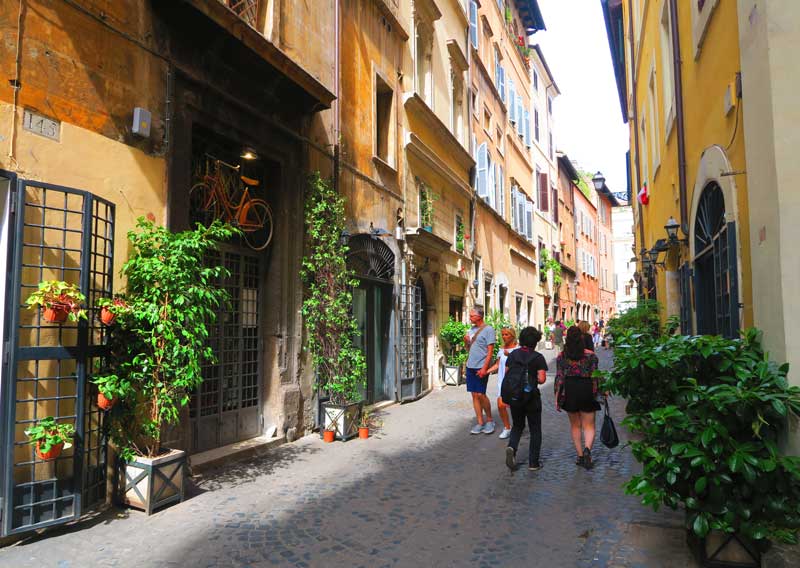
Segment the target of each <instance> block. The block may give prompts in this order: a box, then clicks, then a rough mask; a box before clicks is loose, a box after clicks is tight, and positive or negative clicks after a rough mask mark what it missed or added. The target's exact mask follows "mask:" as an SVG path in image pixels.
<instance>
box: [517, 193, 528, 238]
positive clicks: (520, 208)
mask: <svg viewBox="0 0 800 568" xmlns="http://www.w3.org/2000/svg"><path fill="white" fill-rule="evenodd" d="M526 201H527V198H526V196H525V194H523V193H517V232H518V233H520V234H523V235H524V234H525V202H526Z"/></svg>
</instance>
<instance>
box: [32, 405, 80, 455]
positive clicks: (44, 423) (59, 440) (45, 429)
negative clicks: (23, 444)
mask: <svg viewBox="0 0 800 568" xmlns="http://www.w3.org/2000/svg"><path fill="white" fill-rule="evenodd" d="M25 435H26V436H28V438H30V443H31V444H33V445H34V446H36V455H37V456H38V457H39V459H42V460H54V459H56V458H57V457H58V456H60V455H61V452H62V451H63V450H67V449H69V448H71V447H72V438H73V436H74V435H75V427H74V426H73V425H72V424H67V423H57V422H56V419H55V418H53V417H52V416H48V417H47V418H42V419H41V420H39V421H38V422H37V423H36V424H35V425H34V426H31V427H30V428H28V429H27V430H25Z"/></svg>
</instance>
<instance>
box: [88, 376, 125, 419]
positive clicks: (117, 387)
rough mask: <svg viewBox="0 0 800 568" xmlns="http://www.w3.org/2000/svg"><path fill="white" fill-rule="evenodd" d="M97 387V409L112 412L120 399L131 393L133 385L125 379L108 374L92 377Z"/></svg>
mask: <svg viewBox="0 0 800 568" xmlns="http://www.w3.org/2000/svg"><path fill="white" fill-rule="evenodd" d="M92 382H93V383H94V384H95V385H97V407H98V408H99V409H100V410H111V408H112V407H113V406H114V405H115V404H116V403H117V401H118V400H119V399H120V398H124V397H125V396H127V395H128V393H129V392H130V388H131V384H130V382H129V381H128V380H127V379H126V378H125V377H120V376H119V375H117V374H115V373H112V372H107V373H103V374H98V375H95V376H94V377H92Z"/></svg>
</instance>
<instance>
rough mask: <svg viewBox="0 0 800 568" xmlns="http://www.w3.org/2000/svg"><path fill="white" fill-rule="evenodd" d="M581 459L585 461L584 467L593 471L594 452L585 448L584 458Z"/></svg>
mask: <svg viewBox="0 0 800 568" xmlns="http://www.w3.org/2000/svg"><path fill="white" fill-rule="evenodd" d="M581 459H582V460H583V464H582V465H583V467H585V468H586V469H592V467H593V465H594V464H592V450H590V449H589V448H583V457H582V458H581Z"/></svg>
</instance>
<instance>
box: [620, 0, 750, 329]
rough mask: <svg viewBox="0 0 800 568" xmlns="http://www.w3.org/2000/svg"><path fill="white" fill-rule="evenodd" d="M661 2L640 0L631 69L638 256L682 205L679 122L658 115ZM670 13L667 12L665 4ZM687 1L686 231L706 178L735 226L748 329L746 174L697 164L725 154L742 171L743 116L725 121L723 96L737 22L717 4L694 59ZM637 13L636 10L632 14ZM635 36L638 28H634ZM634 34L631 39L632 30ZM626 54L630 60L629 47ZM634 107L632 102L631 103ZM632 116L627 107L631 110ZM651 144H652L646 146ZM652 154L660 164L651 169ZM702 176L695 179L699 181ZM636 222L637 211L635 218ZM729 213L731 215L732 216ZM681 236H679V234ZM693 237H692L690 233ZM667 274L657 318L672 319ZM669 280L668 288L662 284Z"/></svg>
mask: <svg viewBox="0 0 800 568" xmlns="http://www.w3.org/2000/svg"><path fill="white" fill-rule="evenodd" d="M631 1H637V0H625V1H624V5H625V7H624V10H623V13H624V17H625V20H626V21H625V30H626V35H627V34H628V30H629V27H628V15H629V12H628V4H629V2H631ZM665 2H667V0H661V1H657V0H638V5H639V8H638V10H639V12H638V13H639V14H640V15H641V18H642V23H641V32H640V33H639V34H638V43H637V45H638V47H637V48H636V67H635V69H634V71H635V73H636V74H635V81H636V82H635V86H636V99H637V101H636V102H637V113H636V116H637V118H638V125H636V124H635V123H634V114H633V112H629V116H630V128H631V132H630V136H631V138H630V140H631V169H632V172H633V176H632V178H633V180H632V181H633V183H634V184H635V183H636V173H635V172H636V162H635V161H636V160H637V159H638V160H639V166H640V173H641V179H640V180H639V185H638V186H634V193H637V192H638V191H639V189H641V186H642V184H643V183H645V182H646V183H647V186H648V189H649V196H650V202H649V204H648V205H646V206H640V205H639V204H638V202H637V203H636V204H635V206H636V208H637V209H638V208H641V209H642V212H643V222H644V243H642V242H640V233H639V227H638V226H637V227H636V228H635V237H636V248H637V250H641V248H642V246H645V247H647V248H648V249H649V248H651V247H652V246H653V244H654V243H655V242H656V240H657V239H665V238H666V236H667V235H666V231H665V230H664V225H665V224H666V221H667V219H668V218H669V217H670V216H672V217H674V218H675V219H676V220H678V221H680V220H681V217H680V204H679V203H680V202H679V171H678V142H677V122H676V121H672V120H670V121H668V120H667V119H668V118H669V117H667V116H665V113H664V98H665V94H664V86H663V81H664V77H665V74H666V70H665V69H664V67H663V63H664V61H665V59H666V61H669V62H670V63H671V61H672V59H671V56H670V55H668V56H667V57H666V58H665V57H664V54H663V53H662V45H661V38H660V34H661V29H660V27H661V18H662V14H663V12H662V10H663V9H664V8H665ZM666 8H667V9H668V6H666ZM692 9H693V3H689V2H678V26H679V32H680V40H681V44H680V48H681V59H682V67H681V69H682V80H683V110H684V123H685V148H686V186H687V187H686V191H687V197H686V199H687V213H688V216H689V218H687V219H686V223H687V226H688V225H690V223H691V221H690V220H691V217H692V215H693V212H692V203H693V200H696V199H697V198H698V197H699V195H698V196H695V195H694V193H695V184H696V183H698V184H699V187H698V189H699V190H702V188H703V181H704V179H706V178H707V176H708V175H710V176H711V177H710V178H708V179H714V180H716V181H718V182H719V183H720V185H721V186H722V187H723V190H724V191H725V190H726V188H728V189H730V191H729V192H727V193H726V214H727V215H728V221H732V220H735V221H736V224H737V231H738V239H737V243H738V247H739V251H738V252H739V254H738V256H739V287H740V297H741V299H742V303H743V304H744V308H743V309H742V310H741V311H740V326H741V327H742V328H745V327H749V326H751V325H752V324H753V310H752V287H751V276H750V275H751V264H750V244H749V220H748V217H749V216H748V204H747V179H746V177H744V176H739V175H735V176H720V175H719V174H721V173H723V172H721V171H714V172H707V171H704V170H703V168H702V167H701V166H702V163H701V162H702V159H703V154H704V152H707V151H708V150H709V148H711V147H712V146H718V147H719V148H721V149H723V150H724V152H725V154H726V155H727V159H728V160H729V162H730V168H731V170H732V171H734V172H735V171H743V170H745V169H746V167H745V153H744V144H743V138H744V133H743V125H742V119H741V116H739V118H738V124H737V113H739V112H741V111H740V109H738V104H741V103H742V101H738V104H737V108H734V109H733V110H732V111H731V112H729V113H728V114H727V115H726V114H725V111H724V97H725V90H726V89H727V88H728V87H729V86H730V85H731V84H733V83H735V80H736V73H737V72H738V71H739V70H740V66H739V47H738V31H737V30H738V19H737V18H738V17H737V13H736V3H735V2H724V1H723V2H719V3H718V4H717V5H716V8H715V9H714V11H713V13H712V14H711V18H710V20H709V22H708V26H707V28H706V30H705V36H704V39H703V42H702V48H701V49H700V50H699V53H698V55H697V58H695V57H694V54H695V43H696V42H695V39H694V37H693V34H692V26H693V22H694V20H693V14H692ZM634 13H636V11H634ZM633 24H634V25H633V27H634V30H635V29H636V28H637V23H636V22H633ZM634 36H635V37H636V36H637V34H636V32H634ZM625 47H626V53H627V54H630V50H629V49H628V47H629V46H628V45H626V46H625ZM626 63H627V65H628V77H629V78H630V77H631V74H630V72H631V67H630V59H629V57H628V58H626ZM651 78H654V89H653V91H654V94H655V97H654V99H655V101H654V105H653V106H654V111H653V113H654V115H655V122H656V123H657V125H658V126H657V129H656V131H655V132H653V133H651V128H652V124H653V121H652V120H651V116H652V115H651V112H650V106H649V105H650V101H651V100H652V97H651V89H650V81H651ZM629 102H632V101H629ZM631 110H632V109H631ZM643 120H644V121H645V131H644V134H643V133H642V130H641V126H642V121H643ZM637 126H638V136H639V156H637V155H636V147H635V144H634V141H635V136H636V133H635V132H634V128H637ZM651 136H652V139H653V140H654V141H655V144H653V143H652V142H651ZM654 150H655V152H656V155H657V156H658V159H657V161H656V164H655V165H654V162H653V156H654ZM698 178H700V179H698ZM731 194H732V195H735V204H731V203H729V202H728V201H727V200H728V199H729V195H731ZM636 215H637V216H636V220H637V224H638V213H636ZM734 215H735V217H734ZM680 236H682V237H683V236H684V235H680ZM690 237H691V235H690ZM681 252H682V257H681V259H680V262H683V261H685V260H686V259H687V258H688V255H689V254H690V251H689V249H687V248H685V247H684V248H683V249H682V251H681ZM666 261H667V266H666V268H667V271H669V272H671V271H673V270H677V267H678V262H679V258H678V256H677V250H676V249H673V250H672V251H670V253H669V254H668V255H667V259H666ZM667 271H665V270H659V271H658V276H657V289H658V299H659V301H660V302H661V303H662V305H664V306H665V308H666V309H665V310H664V311H663V312H662V316H663V317H666V316H667V315H677V309H678V306H679V302H678V296H677V294H678V290H677V286H676V285H675V282H674V279H673V278H674V277H673V276H672V275H668V274H666V272H667ZM668 280H670V282H669V283H668Z"/></svg>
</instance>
